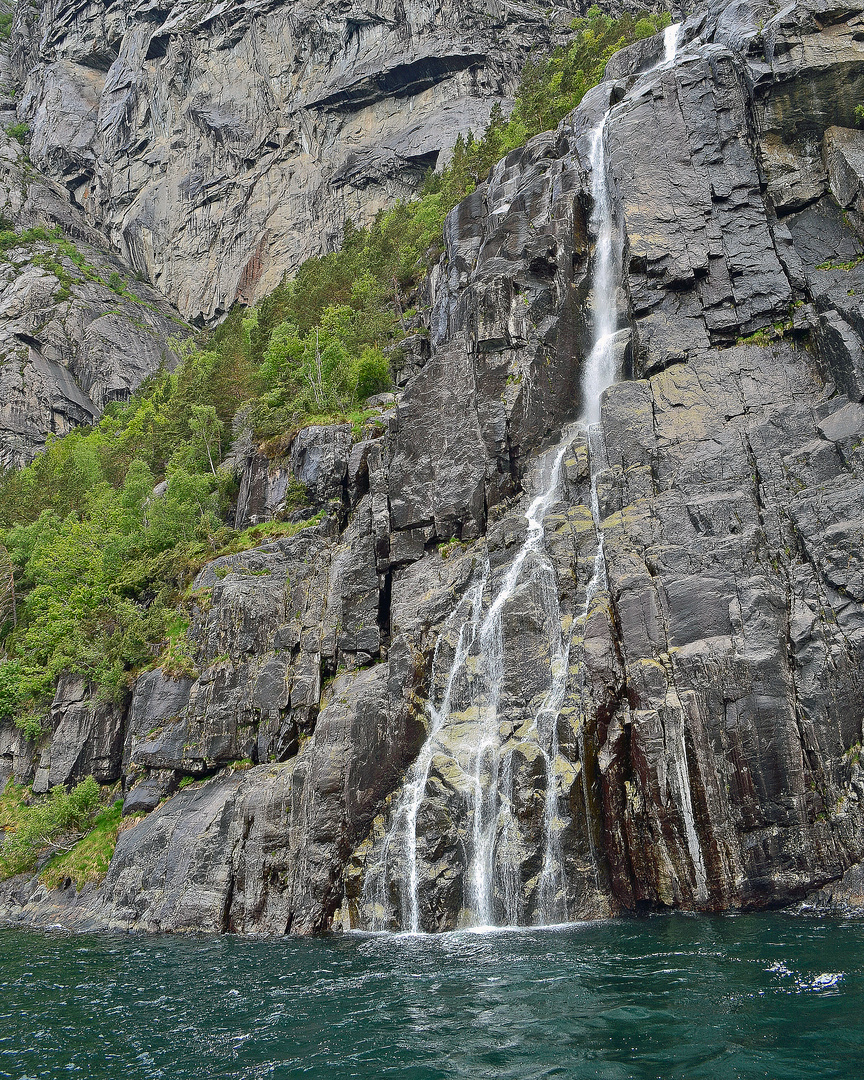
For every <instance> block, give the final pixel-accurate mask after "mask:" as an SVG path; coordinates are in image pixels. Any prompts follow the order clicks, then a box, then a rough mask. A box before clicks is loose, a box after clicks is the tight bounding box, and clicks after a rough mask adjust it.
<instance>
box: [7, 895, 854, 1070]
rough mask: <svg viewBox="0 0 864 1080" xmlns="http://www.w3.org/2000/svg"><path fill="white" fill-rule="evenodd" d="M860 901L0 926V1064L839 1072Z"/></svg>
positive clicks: (847, 1062) (844, 1058)
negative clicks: (295, 927)
mask: <svg viewBox="0 0 864 1080" xmlns="http://www.w3.org/2000/svg"><path fill="white" fill-rule="evenodd" d="M862 1052H864V921H854V920H849V921H843V920H827V919H825V920H823V919H811V918H792V917H787V916H782V915H759V916H755V915H754V916H741V917H726V918H722V917H718V918H689V917H684V916H674V917H663V918H653V919H646V920H640V921H613V922H606V923H593V924H581V925H577V926H572V927H566V928H557V929H555V930H541V929H520V930H510V931H501V932H498V933H458V934H445V935H439V936H410V935H405V936H398V935H393V934H387V935H384V934H382V935H360V934H348V935H344V936H339V937H337V936H333V937H328V938H319V939H314V940H309V939H306V940H303V939H292V938H288V939H279V940H274V939H268V940H250V939H238V938H232V937H221V938H212V939H207V938H196V939H190V938H180V937H131V936H129V937H118V936H108V935H105V936H97V935H68V934H62V933H49V934H40V933H36V932H25V931H18V930H14V931H13V930H6V931H0V1076H2V1077H15V1078H16V1080H24V1078H31V1077H32V1078H39V1080H49V1078H54V1077H70V1076H83V1077H89V1078H93V1080H103V1078H112V1080H113V1078H118V1080H119V1078H121V1077H122V1078H124V1080H125V1078H129V1080H151V1078H163V1077H164V1078H166V1080H191V1078H193V1077H194V1078H196V1080H201V1078H219V1080H222V1078H229V1077H230V1078H243V1080H252V1078H258V1077H278V1078H282V1077H315V1078H318V1077H320V1078H325V1077H326V1078H330V1077H334V1078H336V1077H338V1078H341V1077H359V1078H363V1080H367V1078H368V1080H372V1078H378V1077H391V1076H392V1077H404V1078H410V1080H433V1078H434V1080H437V1078H450V1077H459V1078H462V1077H468V1078H472V1080H477V1078H485V1077H495V1078H497V1077H508V1078H509V1077H513V1078H518V1080H533V1078H538V1077H552V1076H555V1077H573V1078H577V1080H583V1078H584V1080H588V1078H591V1080H595V1078H596V1080H630V1078H632V1080H653V1078H657V1077H659V1078H662V1080H701V1078H704V1080H743V1078H746V1080H750V1078H756V1077H760V1078H761V1077H769V1078H772V1080H798V1078H801V1080H804V1078H806V1080H827V1078H829V1077H831V1078H842V1080H852V1078H853V1077H855V1078H857V1077H860V1076H861V1075H862V1065H861V1062H862Z"/></svg>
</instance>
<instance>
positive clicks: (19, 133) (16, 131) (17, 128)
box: [6, 124, 30, 146]
mask: <svg viewBox="0 0 864 1080" xmlns="http://www.w3.org/2000/svg"><path fill="white" fill-rule="evenodd" d="M6 134H7V135H9V136H10V138H13V139H16V140H17V141H18V142H19V143H21V145H22V146H24V145H25V143H26V142H27V136H28V135H29V134H30V128H29V127H28V126H27V125H26V124H12V126H11V127H8V128H6Z"/></svg>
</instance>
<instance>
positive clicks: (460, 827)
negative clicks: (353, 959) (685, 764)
mask: <svg viewBox="0 0 864 1080" xmlns="http://www.w3.org/2000/svg"><path fill="white" fill-rule="evenodd" d="M679 35H680V25H675V26H670V27H668V28H667V29H666V31H665V32H664V37H663V43H664V58H663V60H661V61H660V62H659V63H658V65H657V67H663V66H667V65H671V64H672V63H674V60H675V55H676V51H677V46H678V39H679ZM610 112H611V110H610V111H607V112H606V114H605V115H604V116H603V118H602V120H601V121H600V123H599V124H598V125H597V127H596V128H595V129H594V130H593V131H592V133H591V136H590V148H589V162H588V163H589V166H590V170H591V195H592V200H593V210H592V214H591V220H590V223H589V229H590V232H591V234H592V235H593V237H594V239H595V248H594V264H593V291H592V316H593V332H592V347H591V350H590V353H589V355H588V357H587V358H586V360H585V365H584V369H583V375H582V385H581V396H582V415H581V416H580V418H579V421H578V422H577V426H578V427H579V428H581V429H583V430H584V431H585V432H586V434H587V439H588V452H589V467H590V477H591V481H590V502H591V514H592V518H593V521H594V528H595V532H596V537H597V550H596V555H595V558H594V565H593V570H592V575H591V578H590V580H589V581H588V583H587V586H586V592H585V604H584V611H583V615H582V620H581V626H582V628H583V632H584V628H585V627H586V626H587V623H588V618H589V614H590V608H591V605H592V602H593V601H594V599H595V597H596V596H597V595H598V594H599V593H602V592H604V591H605V590H606V589H607V588H608V585H607V580H606V564H605V558H604V539H603V530H602V515H601V511H600V500H599V495H598V489H597V468H596V463H597V462H599V461H602V460H603V459H604V456H605V455H604V451H603V448H602V434H601V431H600V428H599V426H598V425H599V421H600V403H601V399H602V395H603V393H604V392H605V391H606V389H607V388H608V387H609V386H610V385H611V384H612V383H613V382H614V381H615V380H616V379H617V378H618V377H619V375H620V371H619V366H620V365H619V355H620V352H621V349H622V344H623V343H622V341H620V340H619V338H625V337H627V336H628V334H629V331H628V330H626V329H625V330H621V331H619V327H618V324H619V309H618V290H619V283H620V281H621V272H622V266H621V262H622V247H623V236H622V233H621V230H620V228H619V226H618V223H617V221H616V215H615V206H614V199H613V191H612V183H611V178H610V175H609V168H608V162H607V121H608V118H609V115H610ZM574 434H575V433H574V431H573V430H572V429H571V430H565V431H564V432H563V433H562V438H561V441H560V442H559V444H558V446H557V447H556V448H555V449H554V450H553V451H550V452H549V454H548V455H546V457H545V458H544V459H543V460H542V463H541V470H540V479H539V483H538V485H537V488H536V489H535V491H536V490H537V489H539V492H538V493H537V494H535V497H534V498H533V500H532V501H531V503H530V505H529V507H528V509H527V511H526V512H525V538H524V540H523V542H522V543H521V546H520V547H519V548H518V550H517V551H516V553H515V555H514V556H513V557H512V558H511V559H510V561H509V565H507V566H506V568H505V569H504V572H503V577H502V578H500V582H499V583H498V584H497V586H496V575H495V573H494V572H493V570H492V568H491V566H490V562H489V558H488V555H487V557H486V558H485V560H484V562H483V565H482V568H481V569H479V570H478V571H475V574H474V578H473V580H472V583H471V585H470V587H469V588H468V590H467V591H466V592H465V594H464V595H463V597H462V598H461V600H460V601H459V603H458V604H457V605H456V607H455V609H454V610H453V612H452V613H451V615H450V617H449V618H448V619H447V621H446V623H445V625H444V627H443V629H442V631H441V633H440V634H439V636H438V639H437V641H436V643H435V648H434V652H433V660H432V672H431V690H430V695H429V700H428V702H427V705H426V717H427V735H426V740H425V742H424V744H423V746H422V748H421V750H420V752H419V754H418V756H417V759H416V761H415V762H414V765H413V766H412V768H411V770H410V772H409V774H408V777H407V779H406V781H405V783H404V784H403V786H402V789H401V791H400V792H398V793H397V795H395V796H394V798H393V800H392V802H391V806H390V812H389V824H388V825H387V826H386V827H383V826H382V829H383V831H380V832H379V833H378V834H377V835H375V836H373V838H372V839H371V841H370V848H369V850H368V852H367V855H366V869H365V873H364V876H363V891H362V896H361V908H362V910H363V912H364V917H365V919H366V921H367V924H368V926H369V928H370V929H379V930H380V929H389V928H390V925H392V922H393V921H394V918H395V915H391V914H390V913H391V912H395V911H397V910H398V913H399V925H400V926H401V928H402V929H403V930H410V931H411V932H413V933H417V932H420V931H422V930H424V929H432V928H434V927H433V926H431V925H429V924H430V922H434V917H433V914H434V913H430V914H429V916H427V917H426V918H425V919H424V914H425V913H424V910H423V904H422V902H421V886H422V882H421V873H420V865H421V860H422V859H423V858H424V857H425V858H427V861H428V857H429V855H428V852H427V853H426V854H425V856H424V854H423V853H421V851H420V850H419V849H418V838H419V837H420V836H421V835H422V836H423V839H424V842H425V843H426V845H427V847H428V846H429V843H430V835H432V834H435V835H434V836H433V839H435V840H436V842H437V845H438V847H440V846H441V845H442V844H444V842H445V838H444V837H442V836H439V835H437V830H438V828H439V821H441V820H444V827H445V829H446V827H447V826H448V825H449V826H450V832H449V834H448V835H449V837H450V841H449V842H450V843H451V845H453V844H455V847H457V848H458V850H459V851H460V852H461V856H460V857H461V859H462V869H463V872H462V879H461V886H462V892H461V912H460V916H459V924H460V925H463V926H476V927H486V926H491V925H494V924H496V923H497V924H503V925H518V924H522V923H524V922H526V921H530V922H533V923H535V924H537V923H544V924H549V923H557V922H563V921H565V920H566V919H567V918H568V914H569V913H568V909H567V898H566V885H567V883H566V880H565V874H564V860H563V855H562V850H561V831H562V829H563V828H564V827H565V825H566V821H565V820H564V819H563V817H562V812H561V807H560V805H559V796H558V776H557V764H558V761H559V758H560V755H559V744H558V718H559V715H560V712H561V708H562V705H563V703H564V698H565V694H566V691H567V677H568V670H569V665H570V649H571V641H572V637H573V632H574V628H575V626H576V625H577V624H578V623H579V620H578V619H570V620H569V623H567V620H565V619H564V618H563V616H562V612H561V609H560V604H559V583H558V578H557V574H556V570H555V566H554V563H553V561H552V558H551V555H550V553H549V551H548V550H547V546H546V533H545V527H544V519H545V518H546V517H547V515H548V514H549V512H550V510H551V509H552V507H553V505H554V504H555V502H556V501H557V500H558V498H559V487H560V480H561V468H562V464H563V462H564V459H565V457H566V454H567V452H568V450H569V449H570V447H571V445H572V442H573V438H574ZM522 591H524V593H525V594H526V595H529V601H530V599H531V598H532V597H534V598H536V608H535V609H533V610H534V612H535V613H536V612H539V613H540V616H541V618H540V619H539V621H540V622H541V623H542V627H541V633H542V643H543V646H544V666H543V673H542V674H543V677H544V678H545V690H544V691H543V692H542V695H538V697H539V701H537V703H536V704H531V703H529V705H528V706H527V707H526V712H521V713H519V715H518V716H516V717H515V718H514V716H512V715H509V714H508V713H507V709H506V708H505V710H504V715H502V693H503V691H504V688H505V684H506V676H507V671H506V657H505V653H506V649H505V646H506V641H505V633H504V615H505V612H506V611H507V605H508V603H510V602H511V601H513V600H514V598H515V597H516V596H517V594H519V593H520V592H522ZM565 623H566V624H567V630H566V632H565V630H564V625H565ZM546 657H548V669H547V668H546V666H545V658H546ZM582 667H583V693H584V664H583V665H582ZM533 701H535V699H532V702H533ZM578 741H579V747H580V755H581V757H582V760H583V761H584V760H585V746H584V736H583V733H582V730H581V727H580V732H579V734H578ZM518 753H521V754H522V755H523V758H524V759H525V760H528V757H530V756H531V755H534V757H533V760H534V762H542V779H543V796H542V797H543V811H542V823H541V828H542V861H541V862H540V865H539V869H538V870H537V871H536V872H533V871H530V872H531V873H532V874H533V876H531V877H530V880H528V881H526V880H525V874H526V873H528V872H529V871H526V870H525V865H526V863H528V862H530V860H526V859H521V861H520V845H522V846H523V847H524V842H525V826H524V823H523V822H521V821H520V818H519V815H518V813H514V801H515V799H516V788H517V777H516V773H515V765H514V761H515V760H516V755H517V754H518ZM525 755H528V757H525ZM442 769H443V770H444V774H443V779H442ZM582 784H583V796H584V798H585V806H586V814H589V815H590V809H589V804H590V799H589V792H588V781H587V778H586V772H585V769H584V768H583V769H582ZM448 785H449V789H452V794H448V795H447V796H446V805H445V809H446V814H442V813H441V799H442V796H441V795H440V791H441V790H442V788H447V787H448ZM436 799H437V800H438V801H437V803H436ZM424 806H429V807H430V808H431V809H430V813H431V814H432V815H433V821H432V825H431V832H430V830H429V827H428V826H427V827H426V829H427V831H426V832H425V833H422V834H421V823H420V818H421V814H422V813H423V811H424ZM436 807H437V809H436ZM436 813H437V814H438V817H437V818H435V817H434V815H435V814H436ZM445 819H446V820H445ZM454 836H455V837H456V840H455V841H454V840H453V837H454ZM588 836H589V845H590V851H591V856H592V858H593V859H594V864H595V867H596V865H597V858H596V852H595V850H594V840H593V838H592V830H591V828H590V821H589V829H588ZM689 839H690V835H689V831H688V840H689ZM537 846H538V848H539V845H537ZM700 865H701V864H700ZM430 873H431V871H430ZM424 922H425V924H426V925H425V926H424Z"/></svg>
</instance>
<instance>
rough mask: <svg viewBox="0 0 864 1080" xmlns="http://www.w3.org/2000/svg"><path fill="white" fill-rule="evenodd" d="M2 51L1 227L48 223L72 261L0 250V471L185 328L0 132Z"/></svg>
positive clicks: (82, 414) (10, 117)
mask: <svg viewBox="0 0 864 1080" xmlns="http://www.w3.org/2000/svg"><path fill="white" fill-rule="evenodd" d="M7 50H8V46H7V45H5V44H4V45H3V46H2V48H0V128H2V130H0V216H2V218H3V228H4V229H10V228H13V227H14V228H16V229H17V230H19V231H20V230H22V229H28V228H32V227H34V226H42V227H43V228H46V229H52V228H59V229H60V230H62V235H63V237H64V238H65V239H66V241H67V242H70V243H71V244H72V245H73V253H74V259H75V261H73V259H72V258H70V256H69V254H67V253H64V252H62V251H61V250H60V249H59V248H58V245H57V244H56V243H55V242H54V241H52V240H51V239H50V238H49V239H47V240H46V241H45V242H35V243H31V244H27V245H22V246H20V247H17V248H12V249H11V250H8V251H4V252H3V253H2V255H0V468H20V467H21V466H22V465H26V464H27V463H28V462H29V461H30V460H31V459H32V458H33V456H34V454H36V453H37V452H38V451H39V450H40V449H42V447H43V446H44V445H45V440H46V438H47V437H48V435H49V434H53V435H65V434H66V433H67V432H68V431H70V430H71V429H72V428H74V427H77V426H79V425H81V424H90V423H93V421H94V420H96V419H98V417H99V416H100V415H101V413H102V411H103V409H104V408H105V406H106V405H107V404H108V403H109V402H112V401H124V400H125V399H126V398H128V397H129V395H130V394H131V393H132V392H133V391H134V390H136V389H137V388H138V386H139V385H140V384H141V382H143V380H144V379H146V378H147V377H148V376H149V375H152V374H154V373H155V372H156V371H157V370H158V369H159V368H160V366H162V365H164V366H166V367H168V368H170V367H172V366H173V365H174V364H175V363H176V360H177V358H176V355H175V351H174V348H173V345H172V340H173V339H174V338H182V337H185V336H186V335H187V334H188V332H189V330H188V328H187V327H186V325H185V324H184V323H183V321H182V320H181V319H180V318H179V316H178V314H177V312H176V311H175V310H174V309H173V308H172V307H171V305H170V304H168V303H167V302H166V301H165V299H164V297H162V296H160V295H159V294H158V293H157V292H155V290H153V289H152V288H150V287H149V286H147V285H145V284H143V283H142V282H139V281H137V280H136V279H135V277H134V275H133V274H132V273H131V272H130V271H129V268H128V266H126V265H125V264H124V263H123V262H122V261H121V260H120V259H118V258H117V257H116V256H115V255H113V254H111V252H110V251H109V247H108V243H107V241H106V239H105V238H104V236H102V235H101V234H100V233H99V232H98V231H97V230H96V229H94V228H93V227H92V226H90V225H88V223H87V222H86V221H85V219H84V215H83V214H82V213H81V211H80V210H79V209H77V208H76V207H74V206H72V205H70V203H69V198H68V193H67V191H66V189H65V188H64V187H63V185H62V184H61V183H57V182H55V181H53V180H50V179H48V178H47V177H45V176H43V175H40V174H38V173H36V172H35V171H34V169H33V167H32V165H31V164H30V162H29V161H28V158H27V154H26V153H25V150H24V147H23V146H22V145H21V144H20V143H19V142H18V141H17V140H16V139H13V138H11V137H10V136H9V135H8V134H7V132H6V130H5V129H6V127H7V126H8V125H9V124H14V123H15V107H14V101H13V99H12V97H11V95H10V93H9V92H10V90H11V89H12V87H13V84H14V80H13V77H12V74H11V72H10V70H9V62H8V57H7V55H6V53H7ZM40 263H41V265H40ZM58 268H59V269H58ZM112 275H113V276H112ZM109 283H110V284H111V285H113V286H114V288H111V287H109Z"/></svg>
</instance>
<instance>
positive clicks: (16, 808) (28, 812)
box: [0, 776, 116, 879]
mask: <svg viewBox="0 0 864 1080" xmlns="http://www.w3.org/2000/svg"><path fill="white" fill-rule="evenodd" d="M99 799H100V792H99V785H98V784H97V783H96V781H95V780H94V779H93V777H92V776H88V777H87V779H86V780H82V781H81V783H80V784H78V785H76V786H75V787H74V788H73V789H72V790H71V791H66V789H65V788H64V787H62V785H61V786H58V787H55V788H52V789H51V792H50V794H49V795H46V796H44V797H42V798H33V797H32V796H31V794H30V792H29V790H28V789H27V788H24V787H22V786H20V785H19V784H16V783H15V782H14V780H10V781H9V783H8V784H7V785H6V789H5V791H4V792H3V795H2V796H0V828H2V829H4V830H6V835H5V836H4V839H3V842H2V843H0V879H2V878H6V877H11V876H12V875H13V874H22V873H25V872H27V871H29V870H32V869H33V868H34V867H35V865H36V860H37V859H38V857H39V855H40V854H41V853H42V852H43V851H45V850H46V849H48V848H50V847H52V846H53V847H60V848H63V847H64V842H66V850H67V852H71V850H72V849H73V847H74V845H75V844H76V843H77V840H78V836H77V834H79V833H82V832H87V831H88V830H90V829H91V828H93V826H94V823H95V822H96V820H97V813H98V811H99V805H100V804H99ZM115 835H116V833H115ZM109 857H110V856H109Z"/></svg>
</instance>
